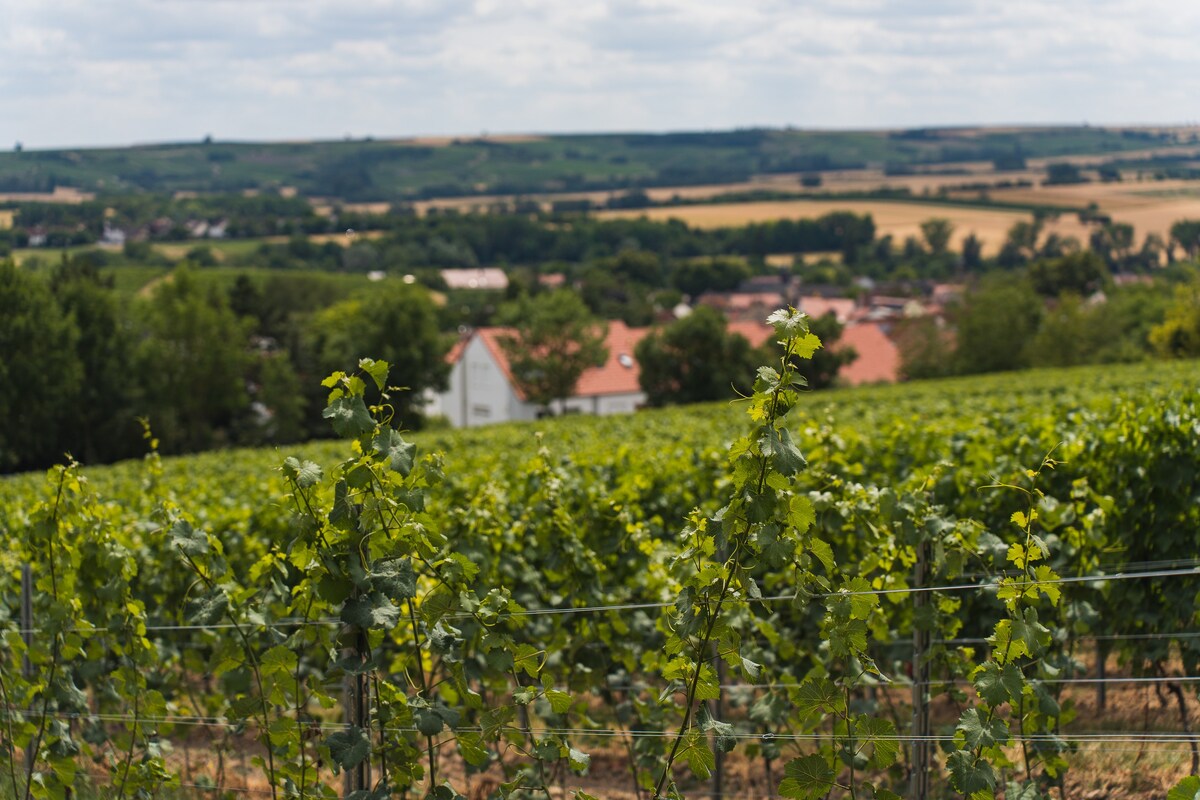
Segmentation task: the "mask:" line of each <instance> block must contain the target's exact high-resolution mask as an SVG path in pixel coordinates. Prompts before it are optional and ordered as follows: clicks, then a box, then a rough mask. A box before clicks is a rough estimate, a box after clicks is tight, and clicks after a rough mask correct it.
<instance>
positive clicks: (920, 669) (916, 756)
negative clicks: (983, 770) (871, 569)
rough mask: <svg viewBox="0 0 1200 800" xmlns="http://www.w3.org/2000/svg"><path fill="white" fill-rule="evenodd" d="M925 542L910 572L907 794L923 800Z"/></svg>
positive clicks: (925, 762)
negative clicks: (910, 710)
mask: <svg viewBox="0 0 1200 800" xmlns="http://www.w3.org/2000/svg"><path fill="white" fill-rule="evenodd" d="M928 550H929V542H927V541H925V540H924V539H921V540H920V541H918V542H917V563H916V567H915V570H914V574H913V588H914V589H916V590H917V591H915V592H913V655H912V705H913V721H912V776H911V785H910V787H909V792H908V796H909V797H910V798H911V800H925V798H926V797H927V796H928V793H929V743H928V738H927V737H928V736H929V665H928V662H927V659H926V651H927V650H928V649H929V631H928V630H926V629H925V628H924V627H923V626H922V625H921V623H920V619H921V614H920V611H921V609H922V608H923V607H924V606H925V605H926V604H927V603H928V601H929V597H928V593H926V592H923V591H921V589H923V588H924V586H925V581H926V571H927V570H928V566H929V565H928V556H929V553H928Z"/></svg>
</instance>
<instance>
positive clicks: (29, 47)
mask: <svg viewBox="0 0 1200 800" xmlns="http://www.w3.org/2000/svg"><path fill="white" fill-rule="evenodd" d="M0 18H3V19H5V20H6V21H7V22H6V24H5V25H4V26H3V27H2V28H0V52H4V53H5V62H6V63H5V69H4V70H3V71H0V102H3V103H4V106H5V108H6V109H13V108H15V109H18V110H19V113H15V114H13V113H8V114H5V115H2V116H0V142H3V141H5V138H6V137H7V139H8V140H16V139H21V140H23V141H24V142H25V143H26V144H27V145H29V146H35V147H36V146H52V145H63V144H88V143H94V144H100V143H122V142H131V141H146V140H172V139H180V138H198V137H199V136H201V135H203V134H204V133H206V132H212V133H213V134H214V135H216V136H217V137H218V138H260V139H261V138H309V137H325V136H331V137H338V136H341V135H342V134H344V133H348V132H349V133H354V134H356V135H362V134H367V133H371V134H374V135H377V136H385V135H408V134H420V133H471V132H476V131H480V130H484V129H487V130H491V131H582V130H633V129H643V130H678V129H695V128H718V127H731V126H741V125H750V124H769V125H784V124H796V125H801V126H821V127H888V126H910V125H923V124H951V123H976V122H979V123H986V122H1022V121H1025V122H1051V121H1061V122H1078V121H1083V120H1084V119H1088V120H1091V121H1093V122H1103V121H1126V122H1128V121H1146V122H1168V121H1183V120H1186V119H1195V118H1197V117H1200V100H1197V98H1200V92H1198V91H1197V89H1200V77H1198V76H1200V53H1198V52H1197V50H1196V48H1195V46H1194V43H1193V42H1192V40H1191V39H1192V37H1191V32H1193V31H1195V30H1197V29H1198V27H1200V6H1197V5H1194V4H1184V3H1178V2H1176V0H1040V1H1037V2H1035V0H1010V1H1009V2H1006V3H1003V4H1001V3H992V2H985V0H573V2H570V3H566V2H562V0H358V1H357V2H355V3H352V4H350V3H344V2H341V1H340V0H122V2H120V3H116V2H113V1H112V0H58V2H56V3H44V2H41V1H40V0H0Z"/></svg>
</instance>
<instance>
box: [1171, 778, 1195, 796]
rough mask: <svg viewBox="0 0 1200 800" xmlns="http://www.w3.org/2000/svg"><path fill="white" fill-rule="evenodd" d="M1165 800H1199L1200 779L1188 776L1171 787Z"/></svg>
mask: <svg viewBox="0 0 1200 800" xmlns="http://www.w3.org/2000/svg"><path fill="white" fill-rule="evenodd" d="M1167 800H1200V778H1198V777H1196V776H1195V775H1188V776H1187V777H1186V778H1184V779H1182V780H1181V781H1179V783H1177V784H1175V785H1174V786H1172V787H1171V790H1170V791H1169V792H1167Z"/></svg>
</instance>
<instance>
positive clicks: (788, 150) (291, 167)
mask: <svg viewBox="0 0 1200 800" xmlns="http://www.w3.org/2000/svg"><path fill="white" fill-rule="evenodd" d="M1196 149H1197V139H1196V131H1195V129H1191V128H1174V129H1158V130H1152V129H1147V128H1123V129H1121V128H1095V127H1083V126H1074V127H1068V126H1061V127H1040V128H1039V127H1026V128H994V129H989V128H919V129H911V130H875V131H862V130H856V131H829V130H824V131H812V130H795V129H766V128H756V129H744V130H734V131H690V132H676V133H663V134H644V133H623V134H581V135H563V136H503V137H482V138H481V137H459V138H452V139H447V138H444V137H443V138H435V139H427V140H413V139H409V140H390V141H389V140H372V139H367V140H354V141H349V140H347V141H325V142H276V143H263V142H224V141H218V142H201V141H195V142H182V143H174V144H158V145H148V146H139V147H126V148H73V149H63V150H25V151H22V152H0V190H2V191H6V192H15V193H21V194H30V193H47V192H50V191H51V190H54V189H55V188H56V187H67V186H71V187H76V188H77V189H78V190H79V191H80V192H104V193H135V194H136V193H143V192H164V193H174V192H243V191H266V190H277V191H278V190H287V191H292V190H295V191H296V192H298V193H299V194H301V195H303V196H305V197H310V198H326V199H337V200H341V201H345V202H352V203H374V202H396V201H419V200H429V199H433V198H447V197H465V196H472V195H474V196H478V195H500V194H504V195H517V194H523V195H528V194H543V193H550V192H587V191H608V190H615V191H620V190H624V189H629V188H635V187H640V188H653V187H676V186H705V185H712V184H727V185H728V184H738V183H742V182H746V181H754V180H756V176H763V175H769V176H774V175H797V174H801V173H807V172H822V173H824V172H831V171H837V170H856V169H880V170H883V169H889V168H893V169H894V168H896V167H903V168H907V169H919V168H924V167H928V166H930V165H935V164H954V165H968V164H979V163H984V164H990V163H991V162H992V161H993V160H995V159H997V158H1005V157H1009V156H1012V155H1014V154H1018V153H1019V154H1022V155H1023V156H1024V157H1025V158H1027V159H1030V161H1031V164H1030V165H1031V167H1032V166H1034V160H1035V159H1043V160H1063V159H1068V158H1070V159H1087V158H1096V157H1099V158H1101V159H1104V158H1106V157H1107V156H1110V155H1114V154H1119V153H1125V154H1135V155H1139V156H1140V155H1142V154H1147V153H1169V154H1178V153H1183V152H1185V151H1195V150H1196ZM964 168H965V166H964Z"/></svg>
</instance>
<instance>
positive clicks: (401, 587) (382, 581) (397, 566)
mask: <svg viewBox="0 0 1200 800" xmlns="http://www.w3.org/2000/svg"><path fill="white" fill-rule="evenodd" d="M371 587H372V588H373V589H375V590H376V591H378V592H380V593H381V594H383V595H384V596H385V597H387V598H388V599H389V600H392V601H394V602H396V603H402V602H404V601H405V600H411V599H412V598H414V597H416V596H417V575H416V573H415V572H413V568H412V559H410V558H396V559H392V560H391V561H381V562H379V563H377V564H376V565H375V567H374V569H373V570H372V572H371Z"/></svg>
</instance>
